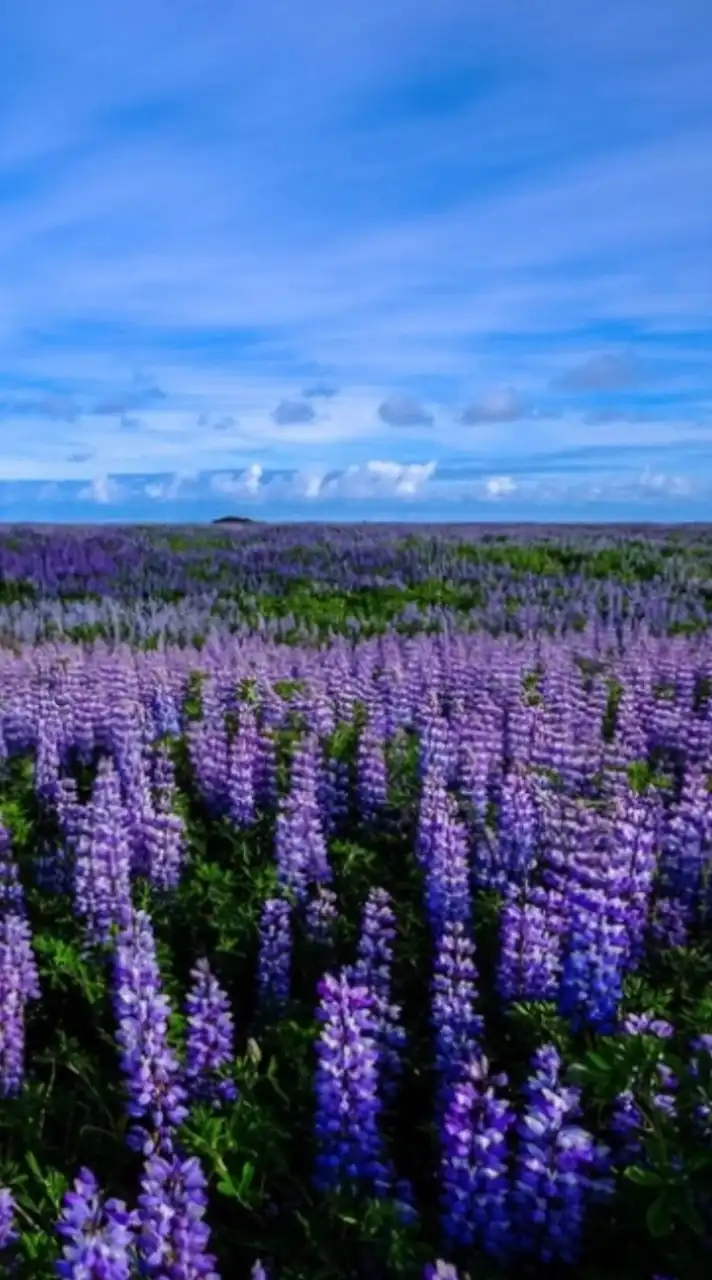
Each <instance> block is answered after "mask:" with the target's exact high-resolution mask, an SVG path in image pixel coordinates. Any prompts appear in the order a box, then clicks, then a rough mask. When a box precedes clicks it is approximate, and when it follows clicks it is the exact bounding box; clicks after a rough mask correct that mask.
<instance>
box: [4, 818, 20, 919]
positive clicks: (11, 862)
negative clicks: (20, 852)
mask: <svg viewBox="0 0 712 1280" xmlns="http://www.w3.org/2000/svg"><path fill="white" fill-rule="evenodd" d="M24 909H25V894H24V891H23V888H22V883H21V881H20V873H19V871H18V868H17V863H16V861H15V859H14V857H13V854H12V838H11V836H10V832H9V831H8V829H7V827H5V826H3V824H2V823H1V822H0V911H17V912H20V913H22V912H24Z"/></svg>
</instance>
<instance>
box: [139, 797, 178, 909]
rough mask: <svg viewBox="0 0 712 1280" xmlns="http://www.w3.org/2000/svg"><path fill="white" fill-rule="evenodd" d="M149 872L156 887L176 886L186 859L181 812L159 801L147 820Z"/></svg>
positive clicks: (145, 832) (144, 837) (145, 822)
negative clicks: (159, 803) (160, 803)
mask: <svg viewBox="0 0 712 1280" xmlns="http://www.w3.org/2000/svg"><path fill="white" fill-rule="evenodd" d="M142 834H143V843H144V848H145V853H146V863H147V866H146V873H147V875H148V879H149V881H150V882H151V884H152V885H153V886H154V888H156V889H163V890H167V889H175V888H177V887H178V884H179V883H180V876H181V871H182V869H183V865H184V863H185V859H186V852H187V841H186V830H185V823H184V821H183V819H182V817H181V816H180V814H178V813H174V812H173V811H172V810H171V809H170V808H168V807H167V806H164V805H159V806H158V807H157V808H156V809H155V810H154V811H153V812H152V813H146V814H145V815H144V820H143V833H142Z"/></svg>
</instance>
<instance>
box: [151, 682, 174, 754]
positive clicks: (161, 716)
mask: <svg viewBox="0 0 712 1280" xmlns="http://www.w3.org/2000/svg"><path fill="white" fill-rule="evenodd" d="M151 718H152V721H153V723H152V736H153V739H154V741H155V740H158V739H160V738H166V737H168V736H169V735H170V737H174V738H179V737H180V731H181V729H180V715H179V712H178V706H177V704H176V700H175V698H174V697H173V694H172V693H171V691H170V689H168V688H166V686H165V685H164V684H157V685H156V687H155V689H154V691H153V695H152V697H151Z"/></svg>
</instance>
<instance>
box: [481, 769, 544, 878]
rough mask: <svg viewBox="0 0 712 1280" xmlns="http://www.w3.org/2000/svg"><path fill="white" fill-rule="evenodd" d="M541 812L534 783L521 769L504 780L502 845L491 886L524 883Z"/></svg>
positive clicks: (529, 867) (534, 848) (531, 862)
mask: <svg viewBox="0 0 712 1280" xmlns="http://www.w3.org/2000/svg"><path fill="white" fill-rule="evenodd" d="M537 834H538V814H537V809H536V804H535V802H534V796H533V794H532V790H531V786H530V784H529V783H528V782H527V780H526V778H524V777H522V775H521V774H519V773H510V774H508V775H507V776H506V777H505V779H504V781H503V783H502V796H501V801H500V806H499V814H498V845H497V853H496V859H495V869H494V872H493V875H492V878H491V880H490V883H489V885H488V887H489V888H491V889H493V888H498V889H501V888H504V887H505V886H506V885H508V884H513V883H517V884H520V883H522V881H524V879H525V878H526V876H527V873H528V872H529V870H530V869H531V867H532V864H533V862H534V859H535V857H536V842H537Z"/></svg>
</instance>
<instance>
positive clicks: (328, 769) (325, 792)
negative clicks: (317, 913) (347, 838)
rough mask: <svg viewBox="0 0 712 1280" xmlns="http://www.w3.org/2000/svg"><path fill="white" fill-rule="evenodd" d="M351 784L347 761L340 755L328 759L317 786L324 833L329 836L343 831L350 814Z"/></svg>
mask: <svg viewBox="0 0 712 1280" xmlns="http://www.w3.org/2000/svg"><path fill="white" fill-rule="evenodd" d="M350 786H351V779H350V773H349V766H348V763H347V761H346V760H341V759H339V757H338V756H337V757H331V758H329V759H327V760H326V761H325V765H324V770H323V772H322V776H321V778H320V780H319V784H318V788H317V791H318V796H319V808H320V811H321V815H322V823H323V826H324V833H325V835H327V836H333V835H335V834H336V833H337V832H338V831H341V830H342V829H343V826H344V823H345V822H346V819H347V818H348V816H349V797H350Z"/></svg>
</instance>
